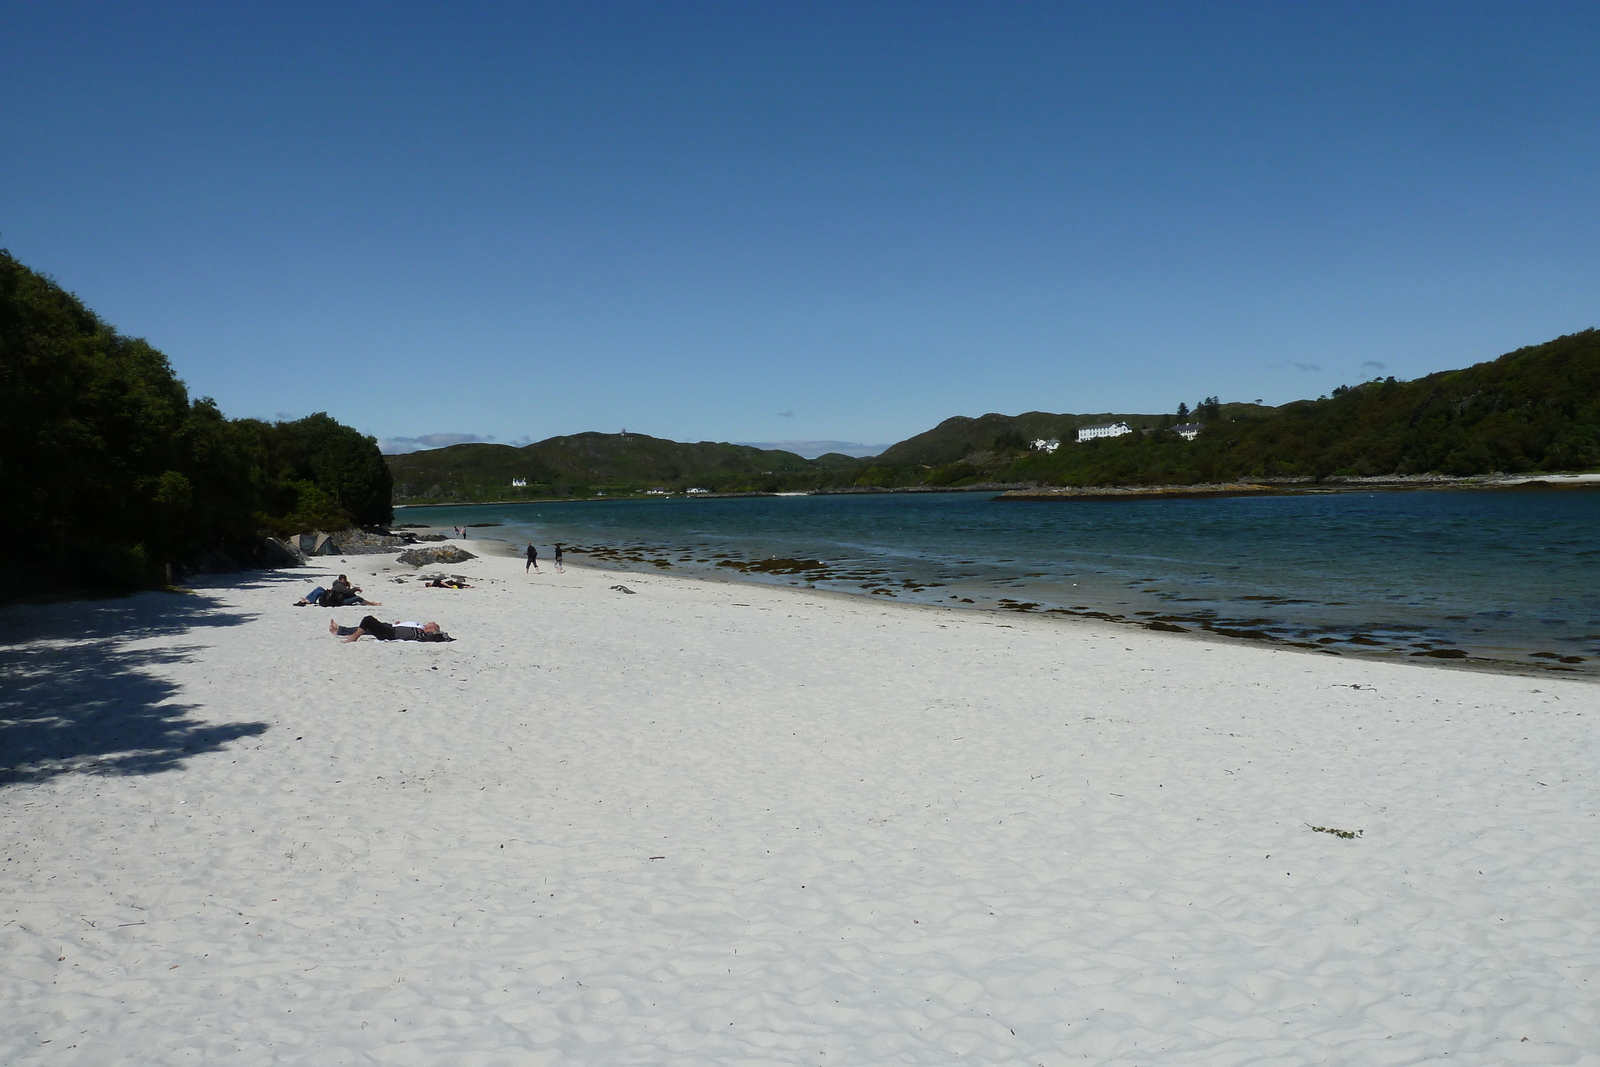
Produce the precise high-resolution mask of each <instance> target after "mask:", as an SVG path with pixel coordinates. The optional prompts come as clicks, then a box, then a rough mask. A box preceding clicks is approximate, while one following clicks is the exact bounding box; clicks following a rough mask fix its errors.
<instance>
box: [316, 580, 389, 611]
mask: <svg viewBox="0 0 1600 1067" xmlns="http://www.w3.org/2000/svg"><path fill="white" fill-rule="evenodd" d="M321 604H322V606H323V607H325V608H342V607H344V606H345V605H346V604H360V605H361V606H362V607H367V608H381V607H383V601H381V600H368V599H366V598H365V597H363V596H362V595H361V587H360V586H359V585H351V584H350V579H349V578H346V577H345V576H344V575H342V574H341V575H339V577H338V578H337V579H335V580H334V583H333V584H332V585H331V586H329V587H328V591H327V592H326V593H323V594H322V600H321ZM296 606H297V607H298V606H299V605H296Z"/></svg>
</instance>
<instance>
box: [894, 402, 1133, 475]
mask: <svg viewBox="0 0 1600 1067" xmlns="http://www.w3.org/2000/svg"><path fill="white" fill-rule="evenodd" d="M1118 421H1122V422H1126V423H1128V424H1129V425H1130V426H1133V427H1136V428H1137V427H1140V426H1154V425H1156V424H1157V423H1158V422H1160V421H1161V416H1160V415H1111V414H1106V415H1052V414H1050V413H1049V412H1047V411H1030V412H1027V413H1026V414H1022V415H996V414H993V413H991V414H988V415H982V416H979V417H978V418H975V419H974V418H968V417H967V416H965V415H957V416H955V417H954V418H950V419H945V420H944V421H943V422H941V423H940V424H939V425H937V426H935V427H934V428H933V429H931V430H927V431H925V432H923V433H919V434H917V435H916V436H915V437H908V438H906V439H905V440H904V441H901V442H899V443H898V444H894V445H890V446H889V447H888V448H886V449H884V450H883V452H882V453H881V454H880V455H878V456H875V457H873V459H872V462H873V463H876V464H880V465H884V466H903V465H906V464H923V465H926V466H937V465H938V464H941V463H954V462H956V461H957V460H960V459H964V458H966V457H968V456H971V455H973V454H974V453H984V452H993V451H995V449H996V442H998V443H999V447H1000V448H1006V447H1012V446H1016V445H1017V444H1018V443H1023V442H1029V441H1034V440H1039V439H1044V440H1050V439H1052V438H1054V439H1056V440H1059V441H1071V440H1072V439H1073V435H1074V433H1075V432H1076V430H1077V428H1078V427H1079V426H1094V425H1097V424H1099V423H1104V422H1118Z"/></svg>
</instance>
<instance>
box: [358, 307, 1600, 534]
mask: <svg viewBox="0 0 1600 1067" xmlns="http://www.w3.org/2000/svg"><path fill="white" fill-rule="evenodd" d="M1117 421H1121V422H1126V423H1128V424H1129V425H1130V426H1131V427H1132V428H1133V430H1134V432H1133V433H1129V434H1125V435H1123V436H1121V437H1115V438H1105V439H1101V440H1095V441H1090V442H1087V443H1084V444H1079V443H1077V440H1076V436H1075V431H1076V430H1077V428H1078V427H1080V426H1086V425H1093V424H1096V423H1107V422H1117ZM1182 422H1201V423H1203V424H1204V427H1205V428H1204V429H1203V430H1202V431H1200V434H1199V436H1198V437H1197V438H1196V439H1194V440H1185V439H1184V438H1182V437H1180V436H1178V435H1177V434H1176V433H1174V432H1173V431H1172V429H1171V427H1172V426H1173V425H1174V424H1175V423H1182ZM1039 440H1045V441H1050V440H1055V441H1057V442H1059V445H1058V446H1057V447H1055V449H1054V450H1053V451H1046V450H1044V449H1036V448H1034V447H1033V446H1034V442H1036V441H1039ZM389 463H390V466H391V468H392V469H393V471H394V474H395V482H396V499H397V500H398V501H400V502H412V501H415V502H422V501H433V500H514V499H519V498H522V499H533V498H536V497H549V496H591V495H594V494H596V493H601V492H604V493H607V494H608V495H614V494H617V493H630V492H639V491H642V490H644V489H646V488H648V487H652V486H660V487H664V488H668V489H673V490H683V489H686V488H688V487H691V486H699V487H704V488H708V489H713V490H722V491H737V490H765V491H784V490H789V491H803V490H840V489H894V488H919V487H920V488H944V487H948V488H961V487H963V486H970V485H979V484H988V483H1003V484H1018V483H1031V484H1039V485H1081V486H1093V485H1188V484H1194V483H1197V482H1220V481H1233V480H1237V479H1241V478H1246V479H1247V478H1263V477H1276V478H1295V479H1307V480H1320V479H1324V478H1328V477H1330V476H1333V477H1337V476H1374V475H1393V474H1424V473H1439V474H1448V475H1472V474H1488V473H1491V472H1494V471H1506V472H1526V471H1569V470H1584V469H1587V468H1590V467H1595V466H1600V334H1597V333H1596V331H1594V330H1585V331H1584V332H1582V333H1576V334H1571V335H1569V336H1566V337H1560V338H1557V339H1556V340H1554V341H1550V342H1547V343H1545V344H1542V345H1534V346H1532V347H1529V348H1522V349H1518V350H1517V351H1515V352H1512V353H1509V354H1507V355H1505V356H1501V357H1500V358H1499V359H1496V360H1493V361H1491V362H1488V363H1480V364H1477V365H1476V366H1472V367H1467V368H1466V369H1464V370H1455V371H1441V372H1440V373H1438V374H1430V375H1428V376H1427V377H1425V378H1419V379H1417V380H1416V381H1410V382H1400V381H1396V380H1395V379H1393V378H1386V379H1381V380H1374V381H1370V382H1364V383H1361V384H1359V385H1355V386H1351V387H1341V388H1339V389H1336V390H1334V393H1333V395H1332V396H1328V397H1323V398H1321V399H1318V400H1303V401H1296V402H1294V403H1290V404H1285V405H1283V406H1282V407H1277V408H1271V407H1262V406H1260V405H1257V404H1238V403H1228V404H1224V403H1220V402H1219V401H1218V399H1217V398H1216V397H1207V398H1204V399H1202V400H1201V401H1200V402H1199V403H1197V404H1196V406H1195V408H1194V410H1193V411H1190V410H1189V409H1188V407H1187V405H1181V406H1180V409H1179V410H1178V411H1176V412H1173V413H1171V414H1167V415H1150V414H1143V415H1139V414H1123V415H1119V414H1110V413H1107V414H1099V415H1071V414H1051V413H1049V412H1045V411H1030V412H1027V413H1025V414H1022V415H998V414H989V415H983V416H981V417H978V418H968V417H966V416H957V417H955V418H950V419H946V420H945V421H944V422H941V423H940V424H939V425H938V426H936V427H934V428H933V429H931V430H928V431H926V432H924V433H921V434H918V435H916V436H915V437H911V438H908V439H906V440H904V441H901V442H900V443H898V444H895V445H892V446H891V447H889V448H888V449H885V450H884V452H883V454H882V455H879V456H874V457H867V458H865V459H853V458H851V457H849V456H842V455H830V456H822V457H820V458H819V459H816V460H806V459H802V458H801V457H799V456H797V455H794V454H793V453H790V452H771V451H762V450H760V449H755V448H748V447H745V446H741V445H727V444H713V443H710V442H701V443H700V444H680V443H678V442H675V441H663V440H660V439H658V438H654V437H646V436H644V435H642V434H627V435H622V434H597V433H589V434H577V435H575V436H571V437H553V438H550V439H549V440H547V441H541V442H539V443H538V444H534V445H529V446H528V447H526V448H520V449H519V448H512V447H510V446H507V445H483V444H474V445H456V446H454V447H453V448H445V449H439V450H437V451H434V452H415V453H411V454H409V455H404V456H391V457H389ZM512 479H526V481H527V483H528V484H527V486H526V487H523V488H517V489H513V488H511V482H512Z"/></svg>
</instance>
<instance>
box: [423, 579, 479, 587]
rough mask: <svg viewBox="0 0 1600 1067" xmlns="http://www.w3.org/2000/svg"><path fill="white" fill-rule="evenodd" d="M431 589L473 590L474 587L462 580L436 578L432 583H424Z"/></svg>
mask: <svg viewBox="0 0 1600 1067" xmlns="http://www.w3.org/2000/svg"><path fill="white" fill-rule="evenodd" d="M422 584H423V585H425V586H427V587H428V588H429V589H471V588H472V586H470V585H468V584H467V583H466V582H464V581H462V580H461V579H460V578H435V579H434V580H433V581H431V582H423V583H422Z"/></svg>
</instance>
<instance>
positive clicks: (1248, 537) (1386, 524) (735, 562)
mask: <svg viewBox="0 0 1600 1067" xmlns="http://www.w3.org/2000/svg"><path fill="white" fill-rule="evenodd" d="M416 510H417V511H418V512H425V513H426V514H419V515H417V517H419V518H426V519H428V520H429V522H430V523H431V524H432V525H450V524H451V523H452V522H457V523H459V522H463V521H466V522H473V523H475V522H480V521H488V520H494V521H499V522H502V523H504V524H505V528H506V532H505V534H503V535H502V536H505V537H507V538H508V539H521V538H524V537H526V538H527V539H530V540H534V541H535V542H537V543H550V542H555V541H562V542H565V543H567V544H572V545H578V546H583V547H582V548H581V549H580V548H574V549H569V552H571V554H573V555H578V554H579V552H580V551H581V552H587V553H588V554H587V555H586V557H585V558H586V561H587V562H588V563H590V564H591V565H600V566H604V567H608V568H612V569H621V570H647V569H653V568H664V567H668V566H670V567H672V568H674V570H675V571H678V572H681V573H688V574H706V575H710V574H718V575H722V576H724V577H727V578H730V579H734V580H740V581H758V582H772V583H779V584H792V585H805V586H814V587H816V588H818V589H832V590H838V591H841V592H850V593H854V594H857V595H877V596H891V595H897V596H899V597H901V598H908V599H914V600H923V601H927V602H930V603H945V604H949V605H957V604H966V605H969V606H971V607H975V608H1009V609H1010V610H1028V611H1031V612H1036V613H1049V614H1053V615H1060V616H1074V615H1076V616H1085V617H1092V618H1100V619H1114V620H1126V621H1129V622H1130V623H1131V622H1140V623H1141V624H1143V623H1144V621H1145V620H1152V621H1155V620H1158V621H1160V622H1163V623H1165V624H1166V625H1168V626H1179V627H1185V628H1188V629H1190V630H1192V631H1193V630H1205V631H1209V632H1211V633H1212V634H1215V635H1218V636H1230V637H1238V638H1240V639H1248V640H1255V641H1268V642H1272V643H1276V644H1280V645H1295V646H1302V647H1311V648H1317V649H1320V650H1322V651H1328V652H1331V651H1334V650H1335V649H1337V650H1340V651H1344V652H1346V653H1347V654H1354V653H1363V654H1375V655H1390V656H1407V657H1408V658H1409V654H1410V653H1411V652H1423V653H1427V654H1426V655H1423V656H1419V657H1418V658H1417V660H1416V661H1414V662H1431V661H1434V660H1446V661H1448V660H1450V659H1455V660H1457V661H1458V662H1459V661H1463V660H1478V659H1483V658H1486V657H1492V658H1497V659H1500V660H1511V661H1517V662H1521V663H1523V664H1526V665H1529V666H1532V665H1534V664H1540V663H1548V664H1549V666H1548V667H1547V668H1545V669H1557V668H1558V664H1559V665H1560V667H1561V669H1568V670H1571V669H1574V668H1576V669H1580V670H1584V671H1593V672H1596V673H1600V659H1597V657H1600V589H1597V588H1596V585H1597V583H1594V582H1593V581H1592V575H1593V574H1594V573H1596V569H1597V567H1600V533H1597V531H1600V492H1577V491H1569V492H1558V491H1539V490H1528V491H1525V492H1520V493H1514V494H1512V493H1495V492H1481V491H1480V492H1470V491H1429V492H1410V493H1379V494H1358V493H1342V494H1322V495H1315V496H1278V497H1233V498H1223V499H1189V500H1142V501H1138V500H1129V501H1118V502H1105V503H1102V504H1101V505H1099V506H1097V507H1094V508H1075V507H1065V506H1063V507H1054V508H1037V509H1022V508H1016V507H1008V506H1006V505H1004V504H998V503H994V502H992V498H989V497H986V496H985V495H983V494H971V493H966V494H949V495H941V494H882V495H861V496H824V497H788V498H757V499H748V500H710V501H682V502H677V501H667V502H649V503H644V502H631V501H612V502H601V503H586V504H584V505H582V506H581V507H580V506H570V505H562V504H553V503H552V504H520V505H484V506H480V507H475V508H460V507H457V508H428V509H416ZM406 517H407V518H411V517H412V516H410V515H407V516H406ZM1246 604H1248V614H1247V613H1246V612H1243V611H1239V610H1238V609H1240V608H1241V607H1244V606H1245V605H1246ZM1023 605H1028V607H1026V608H1024V607H1022V606H1023ZM1141 613H1143V614H1141ZM1540 651H1547V652H1550V653H1551V656H1549V657H1532V655H1531V654H1532V653H1534V652H1540ZM1552 660H1554V662H1552Z"/></svg>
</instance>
